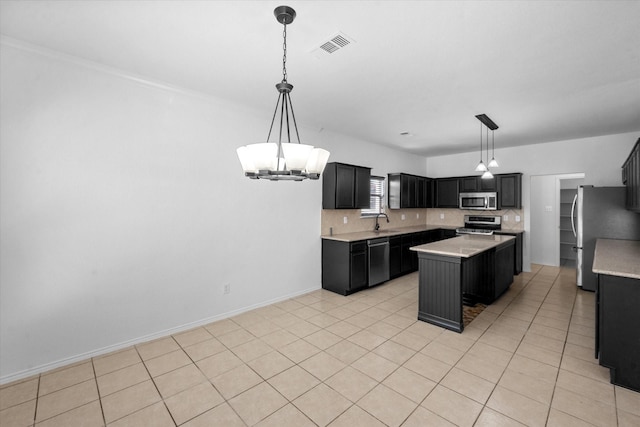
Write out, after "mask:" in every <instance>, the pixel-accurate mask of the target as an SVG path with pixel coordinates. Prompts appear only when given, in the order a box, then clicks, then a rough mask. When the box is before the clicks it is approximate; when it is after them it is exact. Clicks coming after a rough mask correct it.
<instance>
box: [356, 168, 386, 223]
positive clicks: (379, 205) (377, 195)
mask: <svg viewBox="0 0 640 427" xmlns="http://www.w3.org/2000/svg"><path fill="white" fill-rule="evenodd" d="M369 189H370V196H369V200H370V204H369V209H362V211H361V216H374V215H378V214H379V213H381V212H384V208H385V201H384V194H385V191H384V177H382V176H372V177H371V179H370V181H369Z"/></svg>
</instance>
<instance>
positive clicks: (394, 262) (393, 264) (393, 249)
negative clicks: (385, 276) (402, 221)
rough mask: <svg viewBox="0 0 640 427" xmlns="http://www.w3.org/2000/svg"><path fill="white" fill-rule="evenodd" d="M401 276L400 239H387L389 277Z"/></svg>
mask: <svg viewBox="0 0 640 427" xmlns="http://www.w3.org/2000/svg"><path fill="white" fill-rule="evenodd" d="M401 274H402V238H401V237H393V238H390V239H389V275H390V276H391V277H398V276H400V275H401Z"/></svg>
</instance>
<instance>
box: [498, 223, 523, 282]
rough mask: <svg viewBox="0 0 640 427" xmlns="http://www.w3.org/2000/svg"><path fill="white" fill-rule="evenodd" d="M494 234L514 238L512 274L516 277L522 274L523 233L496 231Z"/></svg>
mask: <svg viewBox="0 0 640 427" xmlns="http://www.w3.org/2000/svg"><path fill="white" fill-rule="evenodd" d="M495 234H502V235H507V236H514V237H515V238H516V243H515V254H514V259H513V274H514V275H515V276H517V275H518V274H520V273H522V242H523V235H524V232H523V231H513V232H509V231H496V232H495Z"/></svg>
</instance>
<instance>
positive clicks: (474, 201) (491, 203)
mask: <svg viewBox="0 0 640 427" xmlns="http://www.w3.org/2000/svg"><path fill="white" fill-rule="evenodd" d="M460 209H472V210H479V211H495V210H497V209H498V193H489V192H486V193H460Z"/></svg>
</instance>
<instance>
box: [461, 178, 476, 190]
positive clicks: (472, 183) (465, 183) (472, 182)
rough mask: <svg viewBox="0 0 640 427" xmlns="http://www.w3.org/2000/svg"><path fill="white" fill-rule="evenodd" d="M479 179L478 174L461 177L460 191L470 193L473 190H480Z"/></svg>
mask: <svg viewBox="0 0 640 427" xmlns="http://www.w3.org/2000/svg"><path fill="white" fill-rule="evenodd" d="M479 180H480V178H479V177H477V176H465V177H462V178H460V192H461V193H469V192H473V191H479V189H480V186H479V184H478V181H479Z"/></svg>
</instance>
